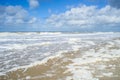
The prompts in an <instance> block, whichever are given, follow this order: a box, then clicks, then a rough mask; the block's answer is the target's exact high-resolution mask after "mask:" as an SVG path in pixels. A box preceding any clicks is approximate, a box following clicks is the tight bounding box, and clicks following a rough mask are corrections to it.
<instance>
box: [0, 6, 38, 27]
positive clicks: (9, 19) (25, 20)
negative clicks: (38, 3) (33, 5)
mask: <svg viewBox="0 0 120 80" xmlns="http://www.w3.org/2000/svg"><path fill="white" fill-rule="evenodd" d="M37 20H38V19H37V18H36V17H32V16H29V13H28V12H27V10H25V9H24V8H22V7H21V6H6V7H4V10H2V14H0V24H1V25H12V26H15V25H17V26H18V25H22V24H24V25H28V24H34V23H35V22H37Z"/></svg>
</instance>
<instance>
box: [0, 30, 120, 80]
mask: <svg viewBox="0 0 120 80" xmlns="http://www.w3.org/2000/svg"><path fill="white" fill-rule="evenodd" d="M0 80H120V33H119V32H93V33H62V32H1V33H0Z"/></svg>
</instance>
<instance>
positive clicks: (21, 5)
mask: <svg viewBox="0 0 120 80" xmlns="http://www.w3.org/2000/svg"><path fill="white" fill-rule="evenodd" d="M119 5H120V1H119V0H0V31H83V32H87V31H120V9H119V8H120V6H119Z"/></svg>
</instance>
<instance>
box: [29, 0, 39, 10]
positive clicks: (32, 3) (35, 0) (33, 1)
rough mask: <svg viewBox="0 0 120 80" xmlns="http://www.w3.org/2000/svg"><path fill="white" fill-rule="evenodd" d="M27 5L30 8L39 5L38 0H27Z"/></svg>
mask: <svg viewBox="0 0 120 80" xmlns="http://www.w3.org/2000/svg"><path fill="white" fill-rule="evenodd" d="M29 6H30V8H32V9H33V8H36V7H38V6H39V1H38V0H29Z"/></svg>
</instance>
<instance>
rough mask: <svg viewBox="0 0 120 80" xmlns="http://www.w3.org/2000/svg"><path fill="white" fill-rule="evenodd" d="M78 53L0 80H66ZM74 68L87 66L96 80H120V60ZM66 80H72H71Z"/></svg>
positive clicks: (17, 71) (66, 55) (18, 71)
mask: <svg viewBox="0 0 120 80" xmlns="http://www.w3.org/2000/svg"><path fill="white" fill-rule="evenodd" d="M78 53H80V52H79V51H78V52H76V53H74V52H71V53H69V54H68V53H67V54H63V55H62V56H61V57H56V58H53V59H49V60H48V61H47V62H46V63H43V64H39V65H36V66H33V67H30V68H28V69H27V70H26V69H24V68H23V69H18V70H16V71H11V72H8V73H7V74H6V75H4V76H0V80H67V79H66V78H67V77H69V76H72V75H73V74H72V73H71V72H70V71H68V68H67V66H68V65H71V64H72V63H73V62H72V59H75V58H78V57H80V56H81V55H79V56H78ZM73 54H74V55H73ZM75 55H76V56H75ZM98 65H99V66H100V65H104V66H105V68H104V69H99V68H98ZM75 66H77V67H85V66H88V67H89V69H88V71H92V70H93V71H94V72H93V73H92V75H93V77H94V78H96V80H120V58H116V59H112V60H110V61H98V62H94V63H92V64H91V63H90V64H83V65H75ZM113 66H114V67H113ZM76 70H79V68H76ZM104 73H109V74H104ZM68 80H74V79H72V78H71V79H68ZM80 80H82V79H80ZM83 80H84V79H83Z"/></svg>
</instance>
